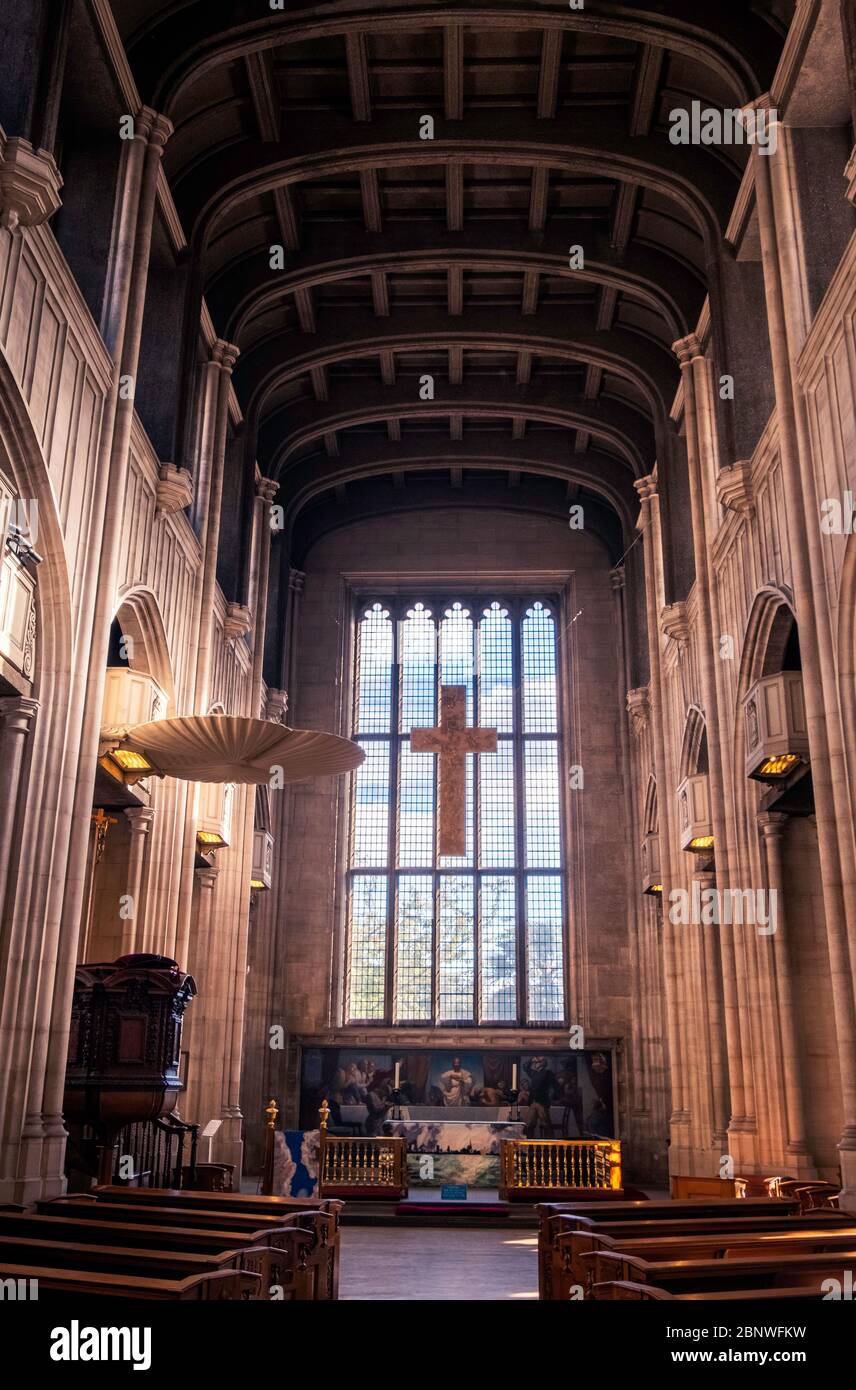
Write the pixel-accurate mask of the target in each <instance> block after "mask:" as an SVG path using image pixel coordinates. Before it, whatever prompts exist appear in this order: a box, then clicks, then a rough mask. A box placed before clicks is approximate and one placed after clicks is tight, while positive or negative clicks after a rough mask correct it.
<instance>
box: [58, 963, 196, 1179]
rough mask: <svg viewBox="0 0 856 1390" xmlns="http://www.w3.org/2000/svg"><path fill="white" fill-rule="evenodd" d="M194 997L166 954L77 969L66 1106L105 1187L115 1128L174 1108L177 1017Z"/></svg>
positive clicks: (186, 977) (187, 978)
mask: <svg viewBox="0 0 856 1390" xmlns="http://www.w3.org/2000/svg"><path fill="white" fill-rule="evenodd" d="M195 994H196V985H195V983H194V981H193V978H192V977H191V976H190V975H187V974H185V972H184V971H183V970H181V969H179V967H178V965H177V964H176V962H175V961H174V960H170V959H169V958H168V957H166V956H157V955H132V956H122V957H120V959H119V960H117V961H114V962H113V963H112V964H98V965H79V966H78V967H77V972H76V974H75V980H74V999H73V1003H72V1013H71V1036H70V1039H69V1051H68V1066H67V1069H66V1077H65V1098H64V1102H63V1107H64V1111H65V1115H66V1118H67V1119H68V1120H69V1121H70V1122H71V1123H72V1124H82V1125H91V1126H92V1127H93V1129H94V1130H95V1133H96V1135H97V1138H98V1146H99V1150H100V1174H99V1181H100V1182H102V1183H109V1182H110V1181H111V1173H112V1163H113V1145H114V1143H115V1140H116V1135H117V1134H118V1132H119V1130H120V1129H122V1128H123V1127H124V1126H125V1125H127V1124H131V1123H133V1122H135V1121H146V1120H155V1119H158V1118H159V1117H160V1116H163V1115H168V1114H169V1113H170V1111H172V1110H173V1109H174V1108H175V1104H176V1101H177V1100H178V1096H179V1093H180V1092H181V1091H182V1089H183V1086H182V1082H181V1079H180V1076H179V1058H180V1055H181V1051H180V1049H181V1025H182V1019H183V1016H184V1011H185V1009H186V1008H187V1005H188V1003H189V1002H190V1000H191V999H192V998H193V996H194V995H195Z"/></svg>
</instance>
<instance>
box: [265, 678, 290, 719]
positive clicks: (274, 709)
mask: <svg viewBox="0 0 856 1390" xmlns="http://www.w3.org/2000/svg"><path fill="white" fill-rule="evenodd" d="M287 711H288V691H287V690H276V689H275V688H274V687H273V686H271V687H270V688H269V690H268V692H267V700H266V701H265V719H270V720H272V721H273V723H275V724H284V723H285V716H286V713H287Z"/></svg>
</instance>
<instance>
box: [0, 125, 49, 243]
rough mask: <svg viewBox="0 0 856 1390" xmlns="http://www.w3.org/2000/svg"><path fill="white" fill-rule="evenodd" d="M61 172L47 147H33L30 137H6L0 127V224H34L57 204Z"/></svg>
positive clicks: (13, 229)
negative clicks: (40, 148) (36, 148)
mask: <svg viewBox="0 0 856 1390" xmlns="http://www.w3.org/2000/svg"><path fill="white" fill-rule="evenodd" d="M61 188H62V174H61V173H60V171H59V167H58V165H57V162H56V160H55V159H54V157H53V155H52V154H51V153H50V152H49V151H48V150H35V149H33V146H32V145H31V144H30V142H29V140H25V139H24V138H23V137H22V136H19V135H15V136H13V137H12V138H11V139H8V138H7V137H6V135H5V134H4V133H3V131H2V129H0V226H2V227H7V228H8V230H9V231H10V232H14V231H15V230H16V229H17V228H18V227H37V226H39V224H40V223H42V222H47V220H48V218H49V217H53V215H54V213H55V212H56V211H57V209H58V208H59V207H60V204H61V201H62V200H61V198H60V196H59V191H60V189H61Z"/></svg>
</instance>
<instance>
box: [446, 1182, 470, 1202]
mask: <svg viewBox="0 0 856 1390" xmlns="http://www.w3.org/2000/svg"><path fill="white" fill-rule="evenodd" d="M440 1197H441V1198H442V1200H443V1201H444V1202H465V1201H466V1200H467V1189H466V1187H465V1186H464V1184H463V1183H461V1184H460V1185H458V1184H456V1183H451V1182H449V1183H444V1184H443V1186H442V1187H441V1188H440Z"/></svg>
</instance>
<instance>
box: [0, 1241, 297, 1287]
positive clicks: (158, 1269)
mask: <svg viewBox="0 0 856 1390" xmlns="http://www.w3.org/2000/svg"><path fill="white" fill-rule="evenodd" d="M53 1224H54V1225H55V1226H57V1225H60V1224H61V1223H59V1222H54V1223H53ZM113 1230H115V1228H109V1229H105V1228H104V1227H102V1228H101V1229H100V1232H99V1234H102V1235H105V1236H106V1237H107V1238H108V1239H109V1236H110V1233H111V1231H113ZM73 1234H74V1232H73V1231H72V1232H59V1235H73ZM284 1234H285V1236H286V1240H289V1241H290V1242H291V1250H290V1252H289V1253H288V1254H286V1253H285V1250H284V1249H283V1248H282V1247H279V1248H277V1249H272V1248H270V1247H269V1246H267V1245H260V1246H245V1247H240V1248H236V1249H231V1250H223V1251H209V1252H208V1253H206V1254H197V1253H188V1252H186V1251H177V1250H170V1249H163V1250H154V1249H147V1248H146V1247H144V1246H138V1245H130V1244H128V1245H109V1244H100V1243H95V1242H94V1241H92V1240H90V1241H74V1240H69V1239H56V1238H54V1239H51V1238H49V1237H47V1236H46V1238H33V1237H32V1236H25V1235H23V1233H18V1234H3V1235H0V1262H10V1263H21V1264H32V1263H36V1262H38V1263H39V1264H40V1265H42V1266H43V1267H44V1268H50V1269H53V1270H59V1269H76V1270H80V1269H89V1270H93V1271H111V1272H113V1273H116V1274H120V1275H135V1276H145V1277H147V1278H154V1279H182V1278H187V1277H188V1276H190V1275H192V1274H200V1273H206V1272H210V1271H216V1270H221V1269H227V1270H228V1269H233V1270H238V1271H241V1270H243V1271H245V1272H248V1273H252V1274H255V1275H258V1287H257V1289H256V1290H255V1292H254V1293H253V1297H254V1298H260V1299H262V1300H269V1299H271V1297H272V1295H271V1289H272V1288H273V1287H274V1286H277V1288H278V1292H277V1299H280V1298H281V1300H282V1301H283V1302H295V1301H306V1300H309V1299H311V1298H312V1297H313V1289H312V1283H313V1281H312V1277H311V1274H310V1273H309V1271H308V1269H307V1266H306V1261H305V1260H304V1259H303V1258H302V1252H301V1249H300V1246H301V1244H308V1237H305V1236H304V1233H303V1232H300V1231H294V1232H288V1233H284Z"/></svg>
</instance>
